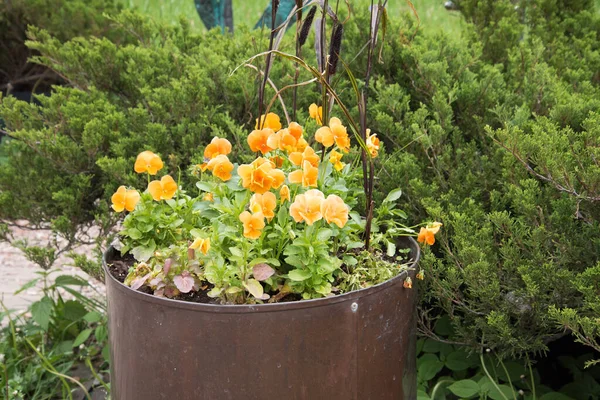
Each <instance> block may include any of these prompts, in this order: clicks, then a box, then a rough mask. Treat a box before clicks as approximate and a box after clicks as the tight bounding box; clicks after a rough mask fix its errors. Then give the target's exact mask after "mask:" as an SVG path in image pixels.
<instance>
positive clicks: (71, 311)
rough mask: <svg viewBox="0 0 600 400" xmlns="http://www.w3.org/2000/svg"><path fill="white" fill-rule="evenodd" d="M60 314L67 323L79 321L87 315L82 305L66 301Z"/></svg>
mask: <svg viewBox="0 0 600 400" xmlns="http://www.w3.org/2000/svg"><path fill="white" fill-rule="evenodd" d="M62 312H63V315H64V317H65V319H68V320H69V321H79V320H80V319H81V318H83V317H84V316H85V315H86V314H87V310H86V309H85V307H84V306H83V304H81V303H80V302H78V301H75V300H69V301H66V302H65V305H64V307H63V311H62Z"/></svg>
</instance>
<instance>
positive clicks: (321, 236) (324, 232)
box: [317, 228, 333, 242]
mask: <svg viewBox="0 0 600 400" xmlns="http://www.w3.org/2000/svg"><path fill="white" fill-rule="evenodd" d="M331 235H333V231H332V230H331V229H327V228H325V229H321V230H319V233H318V234H317V240H318V241H319V242H326V241H328V240H329V238H331Z"/></svg>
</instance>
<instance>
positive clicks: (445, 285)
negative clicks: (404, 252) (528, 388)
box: [370, 1, 600, 354]
mask: <svg viewBox="0 0 600 400" xmlns="http://www.w3.org/2000/svg"><path fill="white" fill-rule="evenodd" d="M467 3H468V4H472V5H473V8H472V9H469V8H468V6H467V5H466V4H467ZM475 3H476V2H466V1H465V2H461V3H460V4H462V7H463V8H462V9H463V12H465V13H466V15H467V18H471V21H472V22H473V21H474V22H473V25H471V26H470V27H468V28H469V29H473V30H475V33H474V34H473V35H472V37H470V39H469V41H468V43H461V42H458V41H456V40H454V39H453V38H451V37H448V36H446V35H434V36H431V35H425V34H417V35H416V36H415V38H414V40H412V41H411V42H410V43H409V44H408V45H405V46H398V45H395V44H394V43H391V44H390V47H392V48H393V49H394V50H396V52H395V53H396V54H394V55H390V57H391V60H390V61H386V66H382V67H381V68H382V70H383V71H385V73H384V74H382V75H380V78H379V80H378V81H377V83H376V85H375V87H374V89H373V90H374V92H375V98H376V99H374V100H372V101H371V109H370V112H371V118H372V119H371V120H372V121H373V124H372V125H371V129H373V130H374V131H375V132H382V134H383V137H384V140H385V141H386V143H388V144H389V143H392V144H393V145H392V146H390V145H388V146H387V147H386V149H387V150H386V151H387V154H386V155H385V156H384V158H383V159H382V165H381V173H380V174H379V177H380V180H379V182H380V185H379V192H380V193H381V195H383V194H385V193H386V192H387V191H389V190H391V189H392V188H395V187H397V186H400V187H402V188H403V190H404V192H405V196H403V197H402V202H401V204H400V207H401V208H402V209H405V210H412V209H420V210H422V211H423V212H424V215H423V216H421V217H420V218H424V217H425V216H428V217H429V219H433V220H439V221H441V222H443V223H444V229H443V230H442V231H441V237H440V238H439V245H438V247H436V246H434V247H433V249H432V250H433V252H435V253H433V252H429V251H426V252H425V254H424V255H423V259H422V266H423V267H424V268H425V270H426V276H427V278H426V279H425V287H424V288H422V289H423V290H422V292H421V293H423V302H422V312H423V313H424V315H427V316H429V317H430V318H431V321H430V322H429V323H428V322H427V321H425V324H424V325H425V327H423V329H424V331H427V326H428V325H431V324H433V322H434V321H435V319H436V318H437V316H439V315H441V314H444V313H445V314H447V315H449V316H450V317H451V321H452V324H453V326H454V327H455V337H454V339H455V340H456V341H458V342H463V343H468V344H470V345H473V346H478V347H481V346H482V344H481V343H482V338H483V347H490V348H492V349H494V350H495V351H497V352H499V353H501V354H505V353H509V354H522V353H524V352H528V351H534V352H537V351H539V352H543V351H545V349H546V348H547V347H546V344H547V343H548V342H549V341H551V340H554V339H555V338H556V337H557V336H560V335H561V334H564V332H565V331H564V330H561V329H560V328H557V324H556V322H557V316H558V314H557V313H556V312H555V311H553V310H554V307H555V308H556V310H562V309H571V310H575V311H576V312H577V317H576V319H575V320H571V321H570V324H564V326H568V327H569V328H570V329H575V330H576V331H580V332H583V325H582V324H585V325H586V328H587V329H586V332H587V334H584V336H585V337H587V339H586V340H587V343H591V337H593V335H596V334H597V330H596V329H595V327H594V323H596V324H597V322H596V321H594V320H593V317H592V315H593V311H592V310H593V309H594V308H592V309H590V306H589V302H588V303H587V304H586V305H584V303H583V301H582V300H583V297H582V295H583V292H582V290H584V288H585V286H583V285H582V284H581V283H580V282H583V281H586V282H588V285H589V284H590V281H592V277H591V276H589V275H585V276H586V277H585V278H584V279H583V280H582V279H578V276H580V275H581V274H587V271H588V270H589V269H591V268H594V266H596V265H597V263H598V261H599V257H600V233H599V232H600V230H599V229H598V227H599V222H600V214H599V213H598V211H599V209H598V206H597V204H598V202H597V194H598V161H597V160H598V154H597V146H598V143H597V138H598V132H597V119H598V111H599V109H600V104H599V103H598V100H597V99H598V98H599V97H598V96H599V95H600V91H599V88H598V81H597V80H596V79H595V78H594V77H595V76H596V75H595V74H596V72H597V67H595V66H593V65H592V64H588V63H587V62H582V61H581V60H582V57H581V55H579V56H577V57H576V56H575V55H574V53H575V52H580V53H579V54H586V53H587V52H589V54H590V55H589V58H588V59H589V60H590V61H593V60H594V59H595V58H596V57H597V56H598V49H597V40H596V39H592V36H593V37H596V36H595V35H597V34H598V33H599V32H600V29H599V28H598V21H600V16H598V14H597V13H593V12H592V11H587V10H586V11H582V12H581V13H577V12H575V11H568V7H566V8H565V10H567V11H564V10H563V11H560V9H561V7H560V6H558V5H557V6H556V7H555V9H554V11H552V12H550V11H549V12H550V14H553V15H555V17H553V18H555V19H554V21H555V22H556V24H554V25H550V24H548V25H546V29H547V33H545V34H544V35H542V34H541V33H539V34H538V33H536V32H537V31H538V30H539V31H540V32H541V31H543V29H537V27H536V29H533V28H532V27H531V26H529V25H527V24H520V23H518V22H515V21H512V20H511V19H510V18H508V17H506V18H508V19H506V18H505V19H504V20H503V21H504V22H503V23H505V24H506V25H507V27H506V29H509V28H510V29H511V30H515V31H518V32H520V30H523V31H526V34H525V35H524V36H523V38H521V37H520V33H519V34H518V35H516V34H515V37H517V36H518V39H515V40H513V41H512V42H511V41H510V40H508V39H506V37H507V35H508V34H509V33H510V32H509V33H506V32H505V33H501V32H497V29H498V26H496V28H495V29H496V31H494V32H492V31H493V29H490V30H489V31H486V30H485V29H484V28H485V27H486V26H488V25H487V24H484V23H483V21H482V20H480V19H479V18H480V17H481V18H484V17H485V18H488V19H494V18H496V16H495V14H494V13H498V12H500V11H502V12H504V11H506V12H508V11H507V10H509V8H508V6H507V3H508V2H487V3H486V2H483V3H485V4H488V6H489V7H491V8H492V9H493V10H492V11H490V10H487V11H486V8H485V7H488V6H485V7H483V6H482V7H475ZM480 3H482V2H477V4H480ZM527 3H528V4H530V3H532V2H527ZM533 3H535V2H533ZM539 3H542V2H539ZM543 3H544V4H546V3H548V4H549V3H550V2H543ZM465 7H466V8H465ZM502 7H506V8H502ZM548 7H550V5H548ZM552 7H554V6H552ZM503 10H504V11H503ZM510 10H513V11H514V8H513V7H510ZM471 11H472V12H473V13H481V15H480V17H477V18H475V17H474V16H473V15H475V14H469V13H470V12H471ZM513 11H510V13H513ZM510 15H513V14H510ZM511 18H512V17H511ZM582 18H587V19H588V20H589V21H588V23H586V24H582V26H577V27H575V25H577V21H580V20H581V19H582ZM559 20H560V21H559ZM538 22H539V23H540V24H541V23H542V21H541V19H540V20H539V21H538ZM559 22H560V23H559ZM478 23H480V25H476V24H478ZM490 26H491V25H490ZM567 27H569V28H567ZM571 28H573V29H575V32H579V31H588V30H589V31H593V32H595V33H594V35H591V34H590V36H589V37H588V36H586V35H583V34H582V35H583V36H585V37H586V38H585V39H584V38H583V37H581V36H580V35H579V34H578V33H576V34H573V35H571V32H572V31H571ZM405 29H407V31H408V32H409V33H410V32H411V29H413V28H411V27H410V26H408V28H405ZM544 32H546V31H544ZM495 34H497V35H500V36H496V37H488V36H489V35H495ZM502 35H504V36H502ZM557 38H562V39H561V40H560V41H559V40H558V39H557ZM511 40H512V39H511ZM494 41H495V42H494ZM550 42H551V43H552V46H555V47H554V51H552V50H550V49H549V46H550V45H549V44H548V43H550ZM491 43H501V44H502V46H499V45H492V44H491ZM396 46H397V47H396ZM557 46H562V47H561V48H562V49H563V50H561V51H565V52H566V51H568V52H569V54H571V55H570V56H567V55H565V56H563V57H561V58H560V62H561V63H562V64H560V65H559V64H558V61H559V59H558V58H555V57H553V54H556V53H555V51H556V49H557ZM494 52H497V53H494ZM565 54H566V53H565ZM384 56H385V51H384ZM386 60H389V59H386ZM390 65H391V66H390ZM392 66H397V67H396V68H393V67H392ZM567 71H577V76H578V77H581V79H580V80H578V81H577V82H578V83H577V84H574V81H573V80H572V74H571V73H567ZM577 79H579V78H577ZM404 146H408V147H407V151H402V149H403V148H404ZM390 149H392V151H390ZM396 149H397V151H395V152H394V150H396ZM386 158H387V159H386ZM410 215H411V216H412V215H414V214H412V213H411V214H410ZM425 218H426V217H425ZM590 300H591V302H594V301H595V299H592V298H590ZM585 317H588V318H592V320H586V319H585ZM563 322H565V321H564V320H563ZM577 326H579V329H578V328H577ZM596 326H597V325H596Z"/></svg>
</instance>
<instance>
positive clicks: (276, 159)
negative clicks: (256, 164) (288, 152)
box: [269, 156, 285, 168]
mask: <svg viewBox="0 0 600 400" xmlns="http://www.w3.org/2000/svg"><path fill="white" fill-rule="evenodd" d="M269 160H270V161H271V162H272V163H273V165H274V166H275V168H281V167H283V162H284V161H285V158H283V157H281V156H274V157H269Z"/></svg>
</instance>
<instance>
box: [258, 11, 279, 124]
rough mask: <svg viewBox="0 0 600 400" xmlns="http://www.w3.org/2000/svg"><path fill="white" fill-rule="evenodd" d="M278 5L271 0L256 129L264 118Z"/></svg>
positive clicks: (262, 122)
mask: <svg viewBox="0 0 600 400" xmlns="http://www.w3.org/2000/svg"><path fill="white" fill-rule="evenodd" d="M278 6H279V1H278V0H271V33H270V35H269V54H268V55H267V59H266V61H265V76H264V77H263V80H262V83H261V85H260V86H259V88H258V122H259V126H258V129H262V128H263V126H264V124H265V122H266V120H267V119H266V118H265V119H264V120H261V117H262V113H263V107H264V104H263V103H264V97H265V87H266V86H267V80H268V79H269V72H270V71H271V63H272V54H271V50H273V41H274V40H275V22H276V18H277V8H278Z"/></svg>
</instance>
